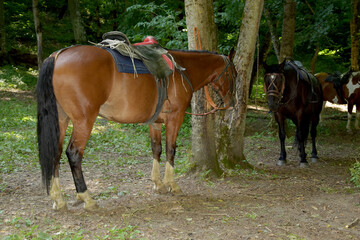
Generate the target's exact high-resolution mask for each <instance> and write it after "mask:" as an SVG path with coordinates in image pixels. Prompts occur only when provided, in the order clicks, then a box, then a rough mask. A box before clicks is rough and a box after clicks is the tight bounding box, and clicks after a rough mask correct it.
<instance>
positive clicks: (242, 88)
mask: <svg viewBox="0 0 360 240" xmlns="http://www.w3.org/2000/svg"><path fill="white" fill-rule="evenodd" d="M263 6H264V0H247V1H246V3H245V8H244V15H243V19H242V24H241V28H240V35H239V39H238V44H237V51H236V55H235V58H234V64H235V67H236V71H237V72H238V75H237V77H236V83H235V101H236V102H235V105H234V109H233V111H232V112H231V113H230V115H229V121H228V125H227V126H224V127H223V128H222V133H224V132H228V133H229V134H227V135H228V137H227V141H223V142H222V144H223V145H222V146H221V149H224V150H227V155H225V157H224V158H223V159H222V162H223V163H224V165H225V166H226V167H227V168H234V167H235V166H236V165H240V166H241V167H242V168H250V167H251V165H250V164H249V163H248V162H247V161H246V158H245V155H244V132H245V119H246V109H247V102H248V98H249V85H250V79H251V70H252V66H253V62H254V53H255V44H256V39H257V36H258V31H259V25H260V19H261V14H262V11H263Z"/></svg>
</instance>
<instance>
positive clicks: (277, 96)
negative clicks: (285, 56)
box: [264, 61, 285, 112]
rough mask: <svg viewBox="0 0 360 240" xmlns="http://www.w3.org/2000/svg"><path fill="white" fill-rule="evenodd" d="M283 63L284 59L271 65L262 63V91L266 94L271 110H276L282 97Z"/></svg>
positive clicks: (283, 87)
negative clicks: (263, 73) (263, 74)
mask: <svg viewBox="0 0 360 240" xmlns="http://www.w3.org/2000/svg"><path fill="white" fill-rule="evenodd" d="M284 65H285V61H284V62H283V63H281V64H275V65H271V66H267V65H266V64H264V68H265V76H264V92H265V93H266V96H267V101H268V107H269V109H270V111H272V112H276V111H278V109H279V107H280V102H281V99H282V98H283V94H284V90H285V76H284Z"/></svg>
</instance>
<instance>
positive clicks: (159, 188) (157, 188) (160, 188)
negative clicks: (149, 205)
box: [154, 184, 167, 194]
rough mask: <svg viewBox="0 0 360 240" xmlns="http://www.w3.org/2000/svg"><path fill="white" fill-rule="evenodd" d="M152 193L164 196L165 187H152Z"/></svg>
mask: <svg viewBox="0 0 360 240" xmlns="http://www.w3.org/2000/svg"><path fill="white" fill-rule="evenodd" d="M154 192H155V193H157V194H166V193H167V191H166V187H165V185H164V184H162V185H158V186H157V185H156V184H155V185H154Z"/></svg>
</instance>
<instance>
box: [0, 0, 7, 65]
mask: <svg viewBox="0 0 360 240" xmlns="http://www.w3.org/2000/svg"><path fill="white" fill-rule="evenodd" d="M6 58H7V49H6V30H5V10H4V0H0V63H1V62H4V61H5V60H6Z"/></svg>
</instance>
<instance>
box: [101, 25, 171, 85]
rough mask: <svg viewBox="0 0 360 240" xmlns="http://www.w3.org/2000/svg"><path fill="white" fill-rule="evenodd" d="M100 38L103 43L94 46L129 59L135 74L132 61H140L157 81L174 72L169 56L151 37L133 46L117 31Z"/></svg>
mask: <svg viewBox="0 0 360 240" xmlns="http://www.w3.org/2000/svg"><path fill="white" fill-rule="evenodd" d="M102 38H103V41H101V42H100V43H98V44H96V45H97V46H101V47H103V48H104V49H105V50H108V49H114V50H116V51H117V52H119V53H120V54H121V55H123V56H126V57H129V58H130V59H131V61H132V62H133V65H134V71H135V73H136V67H135V64H134V60H133V59H138V60H141V61H142V62H143V63H144V65H145V66H146V68H147V69H148V70H149V72H150V73H152V74H153V75H154V76H155V77H156V78H159V79H162V78H166V77H168V76H169V75H170V74H171V73H172V72H173V71H174V65H175V63H174V61H173V60H172V57H171V55H170V54H168V52H167V50H166V49H164V48H163V47H161V45H160V44H159V43H158V42H157V41H156V39H155V38H154V37H152V36H149V37H147V38H145V40H144V41H143V42H141V43H135V44H131V43H130V41H129V39H128V38H127V36H126V35H125V34H124V33H122V32H118V31H112V32H107V33H105V34H104V35H103V37H102ZM109 52H110V51H109Z"/></svg>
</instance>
